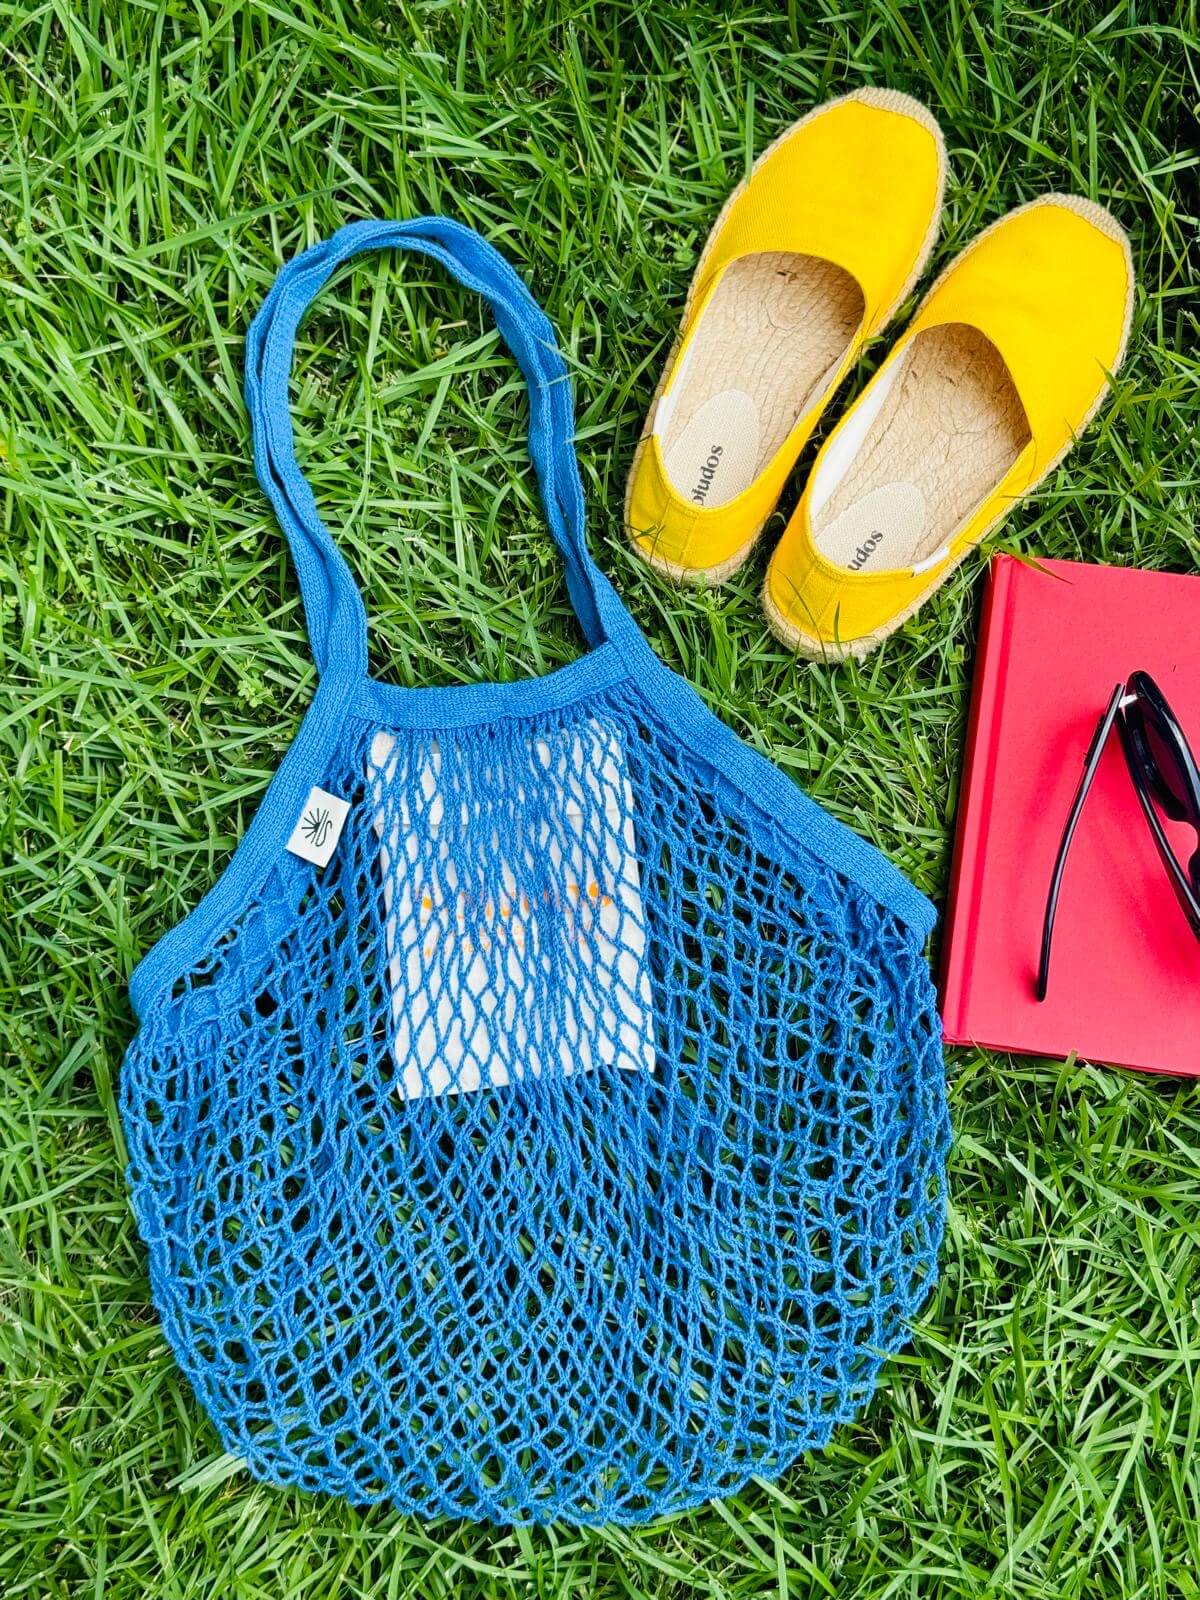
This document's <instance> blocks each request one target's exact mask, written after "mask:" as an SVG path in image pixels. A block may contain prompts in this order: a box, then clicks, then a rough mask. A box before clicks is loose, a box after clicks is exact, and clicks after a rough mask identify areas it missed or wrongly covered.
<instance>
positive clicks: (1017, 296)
mask: <svg viewBox="0 0 1200 1600" xmlns="http://www.w3.org/2000/svg"><path fill="white" fill-rule="evenodd" d="M1133 287H1134V278H1133V264H1132V261H1131V259H1130V254H1129V242H1128V240H1127V239H1126V237H1125V234H1124V233H1123V232H1122V230H1121V228H1120V227H1119V225H1118V224H1117V223H1116V222H1115V221H1114V219H1113V218H1112V217H1111V216H1110V215H1109V214H1108V212H1107V211H1104V210H1103V209H1102V208H1101V207H1100V206H1097V205H1093V204H1092V203H1091V201H1088V200H1080V199H1077V198H1076V197H1075V196H1073V195H1055V194H1052V195H1045V196H1043V197H1042V198H1041V199H1040V200H1035V201H1033V202H1032V203H1031V204H1030V205H1027V206H1021V207H1020V208H1019V209H1018V210H1016V211H1011V212H1009V214H1008V215H1007V216H1006V217H1002V218H1001V219H1000V221H999V222H997V223H994V224H993V225H992V227H990V228H988V229H987V230H986V231H985V232H984V233H981V234H980V235H979V237H978V238H977V239H975V240H974V241H973V242H972V243H971V244H970V245H968V246H967V248H966V249H965V250H964V251H963V253H962V254H961V255H960V256H959V257H958V258H957V259H956V260H955V261H953V262H951V264H950V266H949V267H948V268H947V269H946V271H945V272H944V273H943V274H942V276H941V277H940V278H939V279H938V281H937V282H936V283H935V284H934V286H933V288H932V289H931V290H930V292H929V294H928V296H927V297H926V299H925V300H924V302H923V303H922V304H921V306H920V307H919V308H918V310H917V314H916V316H915V317H914V318H913V321H912V325H911V326H910V327H909V328H908V329H907V331H906V332H905V333H904V335H903V336H902V338H901V339H900V340H899V341H898V343H897V345H896V347H895V349H894V350H893V351H892V352H891V354H890V355H889V356H888V358H887V360H886V361H885V362H884V364H883V366H882V367H881V368H880V369H879V371H878V372H877V373H876V374H875V376H874V378H873V379H872V380H871V382H870V383H869V384H868V385H867V387H866V389H865V390H864V391H863V393H862V394H861V395H860V396H859V398H858V399H857V400H856V401H855V403H854V404H853V405H852V406H851V408H850V410H849V411H847V413H846V415H845V416H844V417H843V418H842V419H841V421H840V422H839V423H838V424H837V426H836V427H835V428H834V430H833V432H832V433H831V434H830V436H829V438H828V439H827V440H826V441H825V444H824V445H823V446H822V449H821V452H820V454H819V455H818V456H817V460H816V463H815V465H814V467H813V470H812V473H811V475H810V477H809V480H808V483H807V485H806V486H805V490H804V493H803V495H802V496H801V499H800V503H799V504H798V505H797V507H796V511H795V514H794V515H793V517H792V519H791V521H790V522H789V523H788V526H787V528H786V529H785V530H784V534H783V537H782V538H781V539H780V541H779V544H778V546H777V548H776V550H775V553H774V555H773V556H772V558H771V562H770V565H769V567H768V568H767V578H766V583H765V585H764V587H763V606H764V609H765V611H766V614H767V620H768V622H769V623H770V625H771V628H772V630H773V631H774V632H775V633H776V634H777V635H778V637H779V638H780V639H782V640H783V641H784V642H785V643H786V644H788V645H790V646H791V647H792V648H793V649H794V650H797V651H799V652H800V654H801V655H806V656H813V657H820V656H833V657H842V656H847V655H865V654H866V653H867V652H868V651H869V650H871V649H873V648H874V646H875V645H877V644H878V643H879V642H880V640H882V639H885V638H886V637H887V636H888V634H889V633H892V632H894V631H895V629H896V628H898V627H899V626H900V624H901V623H902V622H904V621H905V620H906V619H907V618H908V617H910V616H911V615H912V614H913V612H914V611H916V609H917V607H918V606H919V605H920V604H921V603H922V601H923V600H925V599H926V597H927V596H928V595H930V594H932V592H933V591H934V590H935V589H936V588H938V587H939V585H941V584H942V583H944V582H945V581H946V578H947V577H948V576H949V575H950V573H951V572H953V571H954V569H955V567H956V566H958V564H959V562H960V561H962V560H963V558H964V557H965V556H966V555H967V554H968V552H969V551H971V550H972V549H973V548H974V547H975V546H976V545H977V544H978V543H979V541H980V540H981V539H982V538H983V537H984V535H985V534H986V533H988V531H989V530H990V529H991V528H993V527H994V526H995V525H996V523H997V522H999V521H1000V519H1001V518H1002V517H1003V516H1004V515H1005V514H1006V513H1007V512H1008V511H1010V510H1011V509H1012V507H1013V506H1014V505H1015V504H1016V502H1017V501H1018V500H1019V499H1020V498H1021V496H1022V495H1026V494H1028V493H1029V492H1030V490H1031V489H1033V488H1034V487H1035V485H1037V484H1039V483H1040V482H1041V481H1042V479H1043V478H1045V477H1046V475H1047V474H1048V473H1049V472H1050V471H1051V470H1052V468H1054V467H1055V466H1056V465H1057V464H1058V462H1059V461H1060V460H1061V458H1062V457H1063V455H1065V453H1066V452H1067V450H1068V449H1069V448H1070V446H1071V444H1072V443H1073V441H1074V439H1075V438H1076V436H1077V435H1078V434H1079V433H1080V432H1081V431H1082V429H1083V428H1084V426H1085V425H1086V424H1087V422H1088V421H1089V419H1090V418H1091V417H1092V415H1093V413H1094V412H1095V411H1096V410H1097V409H1098V408H1099V406H1100V403H1101V401H1102V400H1103V399H1104V397H1105V394H1106V393H1107V390H1108V380H1109V377H1110V375H1111V374H1112V373H1114V372H1115V371H1116V370H1117V368H1118V367H1119V366H1120V364H1121V358H1122V357H1123V355H1124V353H1125V341H1126V338H1127V336H1128V333H1129V319H1130V315H1131V313H1132V310H1133Z"/></svg>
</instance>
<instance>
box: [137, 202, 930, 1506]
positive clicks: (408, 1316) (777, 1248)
mask: <svg viewBox="0 0 1200 1600" xmlns="http://www.w3.org/2000/svg"><path fill="white" fill-rule="evenodd" d="M375 247H388V248H395V249H403V250H409V251H416V252H419V253H420V254H422V255H423V256H425V257H428V258H431V259H432V260H434V261H436V262H440V263H441V264H442V265H443V266H444V267H445V268H446V270H447V271H449V272H450V273H451V274H452V275H453V276H454V277H456V278H457V279H458V280H459V281H460V282H461V283H463V284H465V285H467V286H468V287H470V288H472V289H474V290H477V291H478V292H479V293H480V294H481V295H482V296H484V298H485V299H486V300H487V302H488V303H489V305H490V307H491V309H492V312H493V314H494V316H495V319H496V322H497V324H498V325H499V328H500V331H501V333H502V334H503V337H504V339H505V340H506V341H507V343H508V345H509V347H510V348H511V350H512V352H513V354H514V355H515V357H516V359H517V361H518V362H519V364H520V366H521V369H522V371H523V373H524V375H525V378H526V380H527V382H528V387H529V404H530V418H529V447H530V453H531V455H532V460H533V466H534V469H535V471H536V474H537V480H538V484H539V486H540V490H541V495H542V499H543V503H544V505H545V510H546V514H547V517H548V519H549V523H550V528H551V530H552V532H553V535H554V538H555V540H556V542H557V545H558V549H559V551H560V552H561V556H562V559H563V561H564V563H565V567H566V581H567V585H568V589H569V592H570V597H571V600H572V602H573V605H574V609H575V611H576V613H577V614H578V618H579V622H580V625H581V628H582V631H583V633H584V635H585V637H586V640H587V643H588V647H589V648H588V649H587V651H586V652H585V653H584V654H583V655H582V656H580V657H579V658H578V659H577V660H575V661H574V662H572V663H571V664H570V665H568V666H566V667H563V668H562V669H561V670H559V671H556V672H552V673H550V674H549V675H548V676H546V677H543V678H539V679H535V680H528V681H521V682H512V683H504V684H499V683H488V684H481V685H479V686H467V687H452V688H420V689H405V688H399V687H396V686H394V685H391V684H388V683H384V682H381V681H379V680H378V679H377V678H376V677H374V676H372V675H370V673H369V671H368V662H367V633H366V615H365V611H364V607H363V604H362V601H361V599H360V596H359V593H358V590H357V588H356V586H355V584H354V582H353V580H352V578H351V575H350V572H349V569H348V568H347V566H346V564H345V562H344V560H343V558H342V556H341V555H340V553H339V551H338V549H337V548H336V546H335V544H334V542H333V540H332V539H331V537H330V535H329V533H328V531H327V530H326V528H325V527H324V526H323V524H322V522H321V519H320V517H319V516H318V514H317V509H316V506H315V503H314V500H313V496H312V493H311V491H310V489H309V486H308V484H307V483H306V481H305V479H304V477H303V476H302V475H301V473H300V470H299V467H298V465H297V462H296V457H295V454H294V451H293V440H292V430H291V423H290V418H289V411H288V382H289V374H290V366H291V354H292V345H293V341H294V337H295V334H296V330H297V327H298V325H299V323H300V320H301V318H302V316H303V314H304V311H305V308H306V307H307V306H308V304H309V302H310V301H311V300H312V298H313V297H314V295H316V294H317V292H318V291H319V290H320V288H321V287H322V285H323V284H324V283H325V282H326V280H327V279H328V278H329V276H330V274H331V273H333V272H334V271H335V270H336V269H337V268H338V267H339V265H340V264H341V263H343V262H345V261H346V260H347V259H348V258H349V257H351V256H353V255H354V254H356V253H357V252H359V251H363V250H366V249H369V248H375ZM246 400H247V404H248V407H249V411H250V417H251V422H252V428H253V437H254V450H255V459H256V464H257V470H258V476H259V480H260V482H261V484H262V486H263V488H264V489H265V491H266V493H267V495H268V496H269V497H270V500H271V503H272V505H273V507H274V509H275V511H276V513H277V515H278V519H279V522H280V524H281V526H282V528H283V531H284V533H285V534H286V536H287V539H288V542H289V544H290V546H291V551H292V555H293V557H294V560H295V564H296V570H297V572H298V574H299V578H300V584H301V589H302V592H303V599H304V608H305V616H306V621H307V626H308V632H309V637H310V640H311V644H312V648H313V652H314V655H315V658H316V663H317V667H318V669H319V679H318V685H317V688H316V691H315V694H314V697H313V699H312V702H311V704H310V706H309V708H308V710H307V712H306V714H305V716H304V719H303V721H302V724H301V726H300V729H299V731H298V733H297V735H296V738H295V740H294V741H293V743H292V744H291V746H290V748H289V749H288V752H287V754H286V756H285V758H284V760H283V762H282V764H281V766H280V768H279V770H278V772H277V773H276V775H275V777H274V779H273V780H272V782H271V784H270V786H269V788H268V790H267V793H266V795H265V798H264V799H263V801H262V803H261V804H260V806H259V808H258V810H257V812H256V813H255V816H254V818H253V821H252V822H251V824H250V826H249V827H248V829H247V830H246V833H245V836H244V837H243V839H242V841H241V843H240V844H239V846H238V848H237V851H236V853H235V855H234V857H233V860H232V861H231V863H230V864H229V866H228V867H227V869H226V871H225V872H224V874H223V876H222V877H221V878H220V879H219V881H218V882H217V883H216V884H215V886H214V887H213V888H212V889H211V890H210V891H209V893H208V894H207V896H206V897H205V898H204V899H203V900H202V901H201V903H200V904H199V905H198V907H197V908H196V909H195V910H194V911H193V912H192V913H191V914H190V915H189V916H188V917H187V918H186V919H185V920H184V921H183V922H182V923H180V924H179V926H177V927H176V928H174V929H173V930H172V931H171V932H169V933H168V934H167V935H166V936H165V937H164V938H163V939H162V940H161V941H160V942H159V943H158V944H157V945H156V946H155V948H154V949H153V950H152V951H151V952H150V953H149V954H148V955H147V956H146V957H145V959H144V960H143V961H142V962H141V964H140V965H139V966H138V968H137V970H136V972H135V973H134V976H133V979H132V983H131V993H132V998H133V1003H134V1007H135V1009H136V1011H137V1014H138V1018H139V1028H138V1032H137V1034H136V1036H135V1037H134V1039H133V1041H132V1043H131V1045H130V1047H129V1051H128V1055H127V1057H126V1061H125V1066H124V1071H123V1078H122V1111H123V1118H124V1125H125V1129H126V1133H127V1137H128V1141H129V1147H130V1163H129V1182H130V1186H131V1191H132V1197H133V1205H134V1209H135V1212H136V1216H137V1222H138V1226H139V1228H140V1230H141V1233H142V1236H143V1238H144V1240H145V1242H146V1245H147V1247H148V1251H149V1261H150V1276H151V1284H152V1289H153V1294H154V1299H155V1303H156V1305H157V1307H158V1310H159V1313H160V1315H161V1317H162V1322H163V1327H164V1329H165V1331H166V1334H167V1337H168V1339H169V1340H170V1343H171V1346H172V1348H173V1350H174V1352H175V1355H176V1357H177V1359H178V1361H179V1364H180V1366H181V1367H182V1369H183V1370H184V1372H185V1373H186V1374H187V1377H188V1378H189V1380H190V1382H191V1384H192V1385H193V1387H194V1389H195V1391H196V1393H197V1395H198V1396H199V1398H200V1400H201V1401H202V1402H203V1404H204V1406H205V1408H206V1409H207V1411H208V1413H209V1415H210V1417H211V1418H212V1420H213V1422H214V1424H215V1426H216V1428H217V1430H218V1432H219V1433H220V1436H221V1439H222V1441H223V1443H224V1445H225V1447H226V1449H227V1450H229V1451H230V1452H233V1453H234V1454H236V1455H237V1456H239V1457H241V1458H242V1459H243V1460H244V1461H245V1463H246V1465H247V1467H248V1468H249V1470H250V1471H251V1472H252V1473H254V1474H255V1475H256V1476H258V1477H260V1478H264V1479H267V1480H270V1481H271V1482H274V1483H278V1484H290V1485H298V1486H300V1487H302V1488H304V1489H308V1490H320V1491H326V1492H329V1493H333V1494H337V1495H341V1496H344V1497H346V1498H347V1499H348V1500H351V1501H355V1502H366V1501H372V1500H377V1499H381V1498H386V1499H388V1500H390V1501H391V1502H393V1503H394V1504H395V1505H396V1506H398V1507H400V1508H403V1509H405V1510H409V1511H413V1512H418V1513H422V1514H426V1515H433V1514H439V1513H450V1514H456V1515H462V1516H467V1517H473V1518H485V1519H491V1520H495V1521H503V1522H545V1521H548V1520H550V1519H555V1518H563V1519H567V1520H569V1521H573V1522H578V1523H589V1522H597V1521H601V1520H615V1521H625V1522H635V1521H641V1520H645V1519H647V1518H650V1517H653V1516H658V1515H661V1514H663V1513H665V1512H670V1511H673V1510H677V1509H679V1508H681V1507H685V1506H688V1505H691V1504H694V1503H696V1502H698V1501H701V1500H704V1499H707V1498H709V1497H711V1496H714V1495H719V1494H722V1493H724V1492H727V1491H729V1490H732V1489H734V1488H736V1487H738V1486H739V1485H741V1484H743V1483H744V1482H745V1480H746V1479H747V1477H748V1476H749V1475H750V1474H751V1473H759V1474H766V1475H774V1474H777V1473H779V1472H780V1471H782V1469H784V1468H785V1467H786V1466H787V1465H788V1464H789V1463H790V1462H792V1461H793V1460H795V1458H796V1457H797V1456H798V1455H799V1454H800V1453H801V1452H802V1451H804V1450H806V1449H811V1448H813V1447H818V1446H821V1445H822V1444H824V1443H825V1442H826V1441H827V1440H828V1439H829V1437H830V1433H831V1431H832V1430H833V1428H834V1427H835V1426H836V1425H837V1424H838V1423H840V1422H843V1421H845V1420H846V1419H848V1418H851V1417H853V1416H854V1415H855V1414H856V1413H857V1412H858V1411H860V1410H861V1408H862V1407H863V1406H864V1404H865V1403H866V1401H867V1400H868V1398H869V1397H870V1395H871V1393H872V1391H873V1389H874V1386H875V1383H876V1380H877V1378H878V1375H879V1371H880V1367H881V1365H882V1363H883V1362H884V1361H885V1360H886V1358H887V1357H888V1355H889V1353H891V1352H894V1351H896V1350H897V1349H898V1348H900V1347H901V1346H902V1345H903V1344H904V1343H905V1341H906V1339H907V1338H908V1336H909V1323H910V1319H911V1318H912V1316H913V1314H914V1313H915V1312H916V1311H917V1310H918V1309H919V1307H920V1305H921V1304H922V1302H923V1301H924V1299H925V1297H926V1295H927V1293H928V1291H929V1289H930V1286H931V1284H932V1283H933V1281H934V1277H935V1274H936V1265H937V1251H938V1246H939V1242H940V1239H941V1233H942V1226H943V1215H944V1207H945V1154H946V1148H947V1143H948V1121H947V1112H946V1102H945V1088H944V1076H943V1066H942V1056H941V1043H940V1029H939V1027H938V1023H937V1018H936V1015H935V1012H934V1006H933V996H932V992H931V986H930V981H929V972H928V967H927V963H926V961H925V958H924V954H923V947H924V943H925V940H926V937H927V935H928V933H929V931H930V928H931V926H932V922H933V910H932V907H931V906H930V905H929V903H928V902H927V901H926V900H925V899H924V898H923V897H922V896H921V895H920V894H918V893H917V891H916V890H915V889H913V888H912V887H911V885H910V884H909V883H908V882H907V881H906V880H905V879H904V878H903V877H902V876H901V875H900V874H899V873H898V872H897V871H896V870H895V869H894V868H893V867H892V866H890V865H889V864H888V863H887V862H886V861H885V860H884V859H883V857H882V856H880V855H879V854H878V853H877V852H876V851H875V850H874V849H873V848H872V847H871V846H870V845H868V844H866V843H865V842H864V841H862V840H861V839H859V838H858V837H857V836H856V835H855V834H853V833H852V832H850V831H849V830H848V829H847V828H845V827H844V826H843V825H841V824H840V823H838V822H836V821H835V820H834V819H832V818H831V817H829V816H828V815H827V814H826V813H825V812H823V811H822V810H821V809H820V808H819V807H818V806H817V805H815V804H814V803H813V802H812V801H810V800H809V799H807V798H806V797H805V796H804V795H803V794H802V793H801V792H800V791H799V790H798V789H797V788H796V786H795V785H794V784H793V783H792V782H791V781H790V780H789V779H787V778H785V777H784V776H783V775H782V774H781V773H780V772H778V771H777V770H776V769H775V768H774V767H773V766H772V765H771V764H770V763H769V762H768V761H766V760H764V759H763V758H762V757H761V756H759V755H757V754H756V753H755V752H753V751H752V750H750V749H749V748H748V747H747V746H746V745H744V744H742V743H741V742H739V740H738V739H737V738H736V737H735V736H734V735H733V734H732V733H731V732H730V731H729V730H728V729H727V728H726V727H725V726H724V725H723V724H722V723H721V722H720V721H718V720H717V718H715V717H714V716H713V715H712V714H711V713H710V712H709V711H708V710H707V709H706V708H705V706H704V705H703V704H702V702H701V701H700V699H699V698H698V696H697V695H696V694H695V693H694V691H693V690H692V689H691V688H690V687H689V686H688V685H687V684H686V683H685V682H684V681H683V680H682V679H680V678H679V677H677V676H676V675H675V674H673V673H672V672H670V671H669V670H668V669H667V668H666V667H665V666H663V665H662V663H661V662H660V661H659V660H658V659H657V658H656V656H655V655H654V654H653V652H652V651H651V649H650V647H649V645H648V644H647V643H646V642H645V640H644V639H643V637H642V635H641V633H640V632H639V630H638V628H637V627H636V625H635V624H634V622H633V621H632V619H631V618H630V616H629V615H628V613H627V612H626V611H625V609H624V607H623V606H622V604H621V602H620V600H619V599H618V598H617V595H616V593H615V591H614V590H613V588H612V587H611V586H610V584H609V583H608V581H607V580H606V579H605V577H604V576H603V575H602V574H601V572H600V571H599V569H598V568H597V567H596V565H595V563H594V562H593V560H592V558H591V556H590V555H589V553H588V549H587V544H586V541H585V536H584V511H583V497H582V491H581V487H580V479H579V474H578V470H577V466H576V461H575V454H574V448H573V443H572V433H573V411H572V400H571V393H570V387H569V383H568V379H567V373H566V368H565V365H564V362H563V360H562V357H561V356H560V354H559V351H558V348H557V345H556V343H555V338H554V333H553V330H552V329H551V327H550V324H549V323H548V321H547V320H546V318H545V317H544V316H543V314H542V313H541V311H540V310H539V309H538V307H537V305H536V304H535V303H534V302H533V300H532V299H531V298H530V295H529V293H528V291H527V290H526V289H525V288H524V286H523V285H522V283H521V282H520V280H519V279H518V278H517V277H516V275H515V274H514V273H513V271H512V269H511V268H510V267H509V266H508V265H507V264H506V262H505V261H504V260H503V259H502V258H501V257H500V256H499V255H498V254H497V253H496V251H495V250H494V249H492V248H491V247H490V246H489V245H488V244H486V243H485V242H484V241H483V240H482V239H480V238H479V237H478V236H477V235H475V234H474V233H472V232H471V231H470V230H469V229H467V228H464V227H463V226H461V225H460V224H457V223H455V222H452V221H448V220H446V219H443V218H436V217H432V218H428V217H427V218H419V219H416V220H414V221H408V222H367V223H357V224H354V225H352V226H350V227H347V228H344V229H343V230H342V231H341V232H339V233H338V234H336V235H335V236H334V237H333V238H331V239H330V240H328V241H327V242H325V243H323V244H320V245H317V246H316V247H315V248H313V249H310V250H307V251H305V252H304V253H303V254H302V255H300V256H298V257H296V258H295V259H294V260H292V261H290V262H289V263H288V264H287V265H286V266H285V267H284V268H283V269H282V271H281V272H280V273H279V276H278V278H277V280H276V282H275V284H274V286H273V288H272V290H271V292H270V294H269V295H268V297H267V299H266V301H265V303H264V305H263V307H262V309H261V311H260V313H259V315H258V316H257V318H256V319H255V321H254V324H253V326H252V328H251V330H250V334H249V341H248V346H247V358H246Z"/></svg>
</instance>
